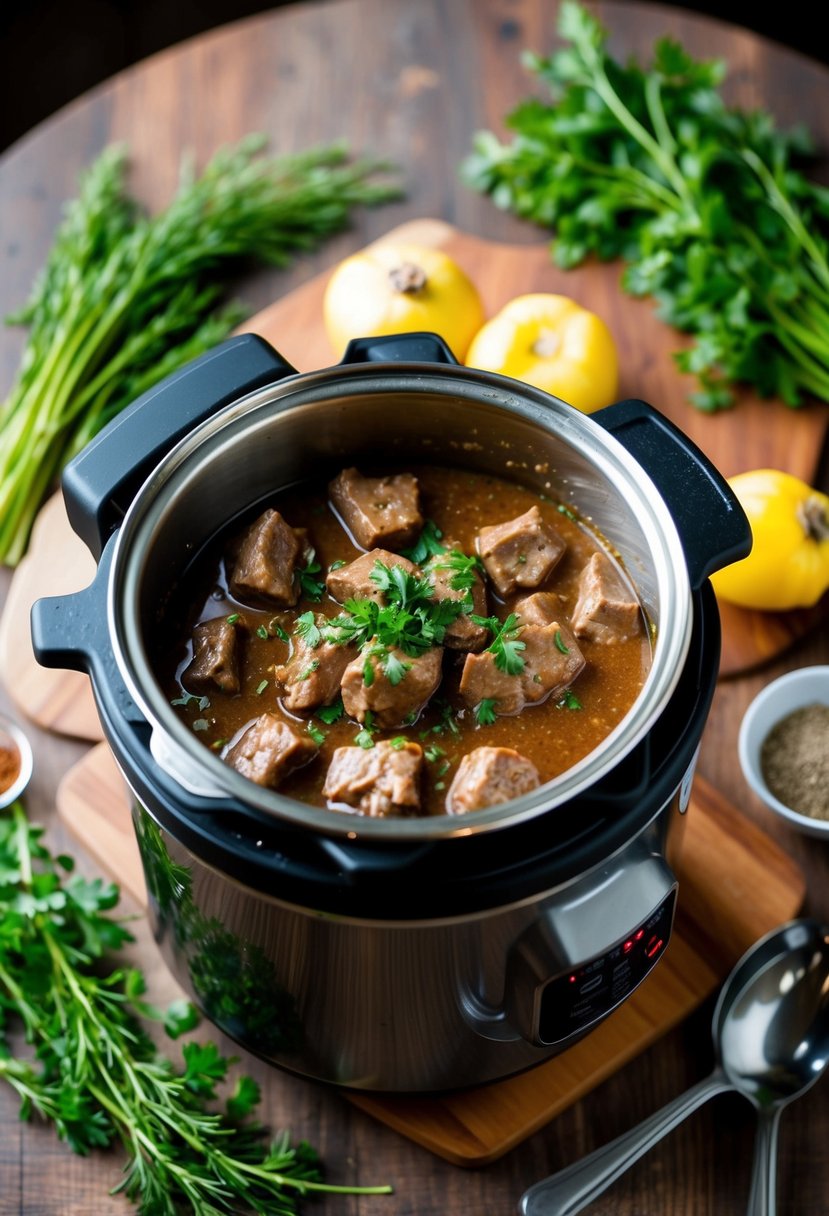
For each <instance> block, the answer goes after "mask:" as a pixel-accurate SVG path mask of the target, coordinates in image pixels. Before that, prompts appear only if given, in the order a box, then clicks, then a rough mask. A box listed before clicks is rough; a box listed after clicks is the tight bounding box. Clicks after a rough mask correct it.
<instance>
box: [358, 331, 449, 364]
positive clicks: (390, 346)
mask: <svg viewBox="0 0 829 1216" xmlns="http://www.w3.org/2000/svg"><path fill="white" fill-rule="evenodd" d="M340 363H341V364H346V363H452V364H454V366H455V367H457V366H459V364H458V360H457V359H456V358H455V356H454V355H453V354H452V352H451V350H450V349H449V347H448V346H447V345H446V343H445V342H444V340H443V338H441V337H439V336H438V335H437V334H432V333H426V332H425V331H424V332H418V333H411V334H387V335H384V336H383V337H379V338H352V339H351V341H350V342H349V344H348V346H347V347H346V348H345V354H344V355H343V357H342V359H341V360H340Z"/></svg>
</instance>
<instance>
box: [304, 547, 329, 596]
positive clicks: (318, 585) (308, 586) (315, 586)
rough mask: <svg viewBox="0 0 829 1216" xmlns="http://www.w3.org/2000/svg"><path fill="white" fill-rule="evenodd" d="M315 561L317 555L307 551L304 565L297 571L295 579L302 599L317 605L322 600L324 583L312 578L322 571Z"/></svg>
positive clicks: (310, 550)
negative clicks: (297, 581)
mask: <svg viewBox="0 0 829 1216" xmlns="http://www.w3.org/2000/svg"><path fill="white" fill-rule="evenodd" d="M316 559H317V555H316V553H315V551H314V550H313V549H309V550H308V557H307V560H306V562H305V565H304V566H303V568H302V569H301V570H298V571H297V578H298V579H299V586H300V589H301V591H302V595H303V597H304V598H305V599H306V600H313V601H314V603H318V602H319V601H320V600H321V599H322V593H323V591H324V590H325V583H323V582H320V580H319V579H318V578H314V577H313V576H314V575H315V574H319V572H320V570H321V569H322V566H321V565H320V564H319V562H318V561H317V560H316Z"/></svg>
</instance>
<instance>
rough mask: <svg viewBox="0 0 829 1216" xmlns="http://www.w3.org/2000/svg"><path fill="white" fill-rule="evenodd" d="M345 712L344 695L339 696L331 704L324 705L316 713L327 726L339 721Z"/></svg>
mask: <svg viewBox="0 0 829 1216" xmlns="http://www.w3.org/2000/svg"><path fill="white" fill-rule="evenodd" d="M344 713H345V709H344V707H343V699H342V697H337V699H336V701H333V702H332V703H331V704H330V705H322V706H321V707H320V708H319V709H318V710H317V713H316V716H317V717H318V718H319V720H320V721H321V722H324V723H325V724H326V726H331V725H332V723H334V722H339V720H340V718H341V717H342V716H343V714H344Z"/></svg>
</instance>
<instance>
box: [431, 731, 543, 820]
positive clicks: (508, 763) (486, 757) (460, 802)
mask: <svg viewBox="0 0 829 1216" xmlns="http://www.w3.org/2000/svg"><path fill="white" fill-rule="evenodd" d="M540 784H541V778H540V777H539V775H538V769H537V768H536V767H535V765H534V764H533V763H532V761H531V760H528V759H527V758H526V756H522V755H521V753H520V752H517V751H515V750H514V749H513V748H511V747H476V748H474V749H473V750H472V751H471V752H467V754H466V755H465V756H464V757H463V759H462V760H461V762H460V764H459V765H458V771H457V772H456V774H455V777H454V780H453V781H452V784H451V785H450V787H449V793H448V794H447V795H446V809H447V811H448V812H449V814H450V815H463V814H464V813H465V812H466V811H481V810H483V809H484V807H487V806H495V805H497V804H498V803H500V802H509V801H510V800H511V799H512V798H519V797H520V796H521V795H522V794H528V793H529V792H530V790H534V789H536V787H537V786H538V785H540Z"/></svg>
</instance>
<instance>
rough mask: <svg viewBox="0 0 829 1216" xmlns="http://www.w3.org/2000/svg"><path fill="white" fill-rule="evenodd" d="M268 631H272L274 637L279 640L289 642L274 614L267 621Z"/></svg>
mask: <svg viewBox="0 0 829 1216" xmlns="http://www.w3.org/2000/svg"><path fill="white" fill-rule="evenodd" d="M268 633H272V634H273V635H274V637H277V638H279V640H280V642H289V641H290V640H291V639H290V638H289V637H288V635H287V633H286V632H285V630H284V629H283V628H282V626H281V625H280V623H279V621H278V620H277V619H276V617H275V616H274V617H271V619H270V620H269V621H268Z"/></svg>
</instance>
